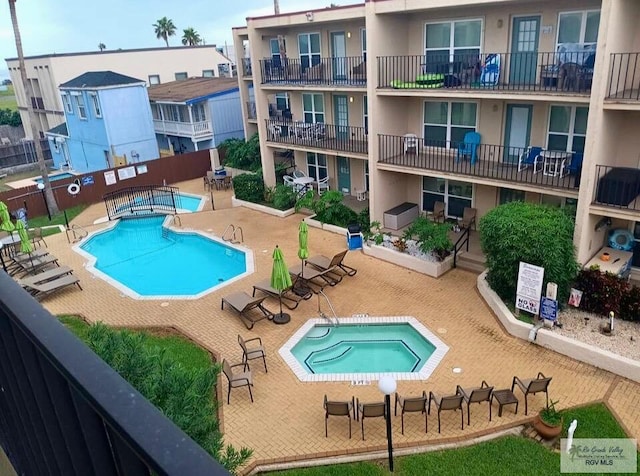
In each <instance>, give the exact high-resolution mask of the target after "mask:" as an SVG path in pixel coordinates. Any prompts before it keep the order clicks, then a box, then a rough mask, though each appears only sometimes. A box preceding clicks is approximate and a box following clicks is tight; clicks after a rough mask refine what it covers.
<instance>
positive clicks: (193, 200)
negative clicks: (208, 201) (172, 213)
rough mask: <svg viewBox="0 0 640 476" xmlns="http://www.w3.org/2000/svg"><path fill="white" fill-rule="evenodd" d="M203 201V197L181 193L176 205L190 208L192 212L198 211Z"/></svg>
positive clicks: (186, 208)
mask: <svg viewBox="0 0 640 476" xmlns="http://www.w3.org/2000/svg"><path fill="white" fill-rule="evenodd" d="M202 201H203V199H202V198H201V197H194V196H192V195H184V194H182V193H179V194H178V199H177V201H176V205H177V206H178V208H183V209H185V210H189V211H190V212H197V211H198V209H199V208H200V204H201V203H202Z"/></svg>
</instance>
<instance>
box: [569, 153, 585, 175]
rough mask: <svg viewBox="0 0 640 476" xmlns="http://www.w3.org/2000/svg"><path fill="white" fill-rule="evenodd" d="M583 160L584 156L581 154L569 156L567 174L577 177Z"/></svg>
mask: <svg viewBox="0 0 640 476" xmlns="http://www.w3.org/2000/svg"><path fill="white" fill-rule="evenodd" d="M583 158H584V154H583V153H582V152H574V153H573V155H572V156H571V161H570V162H569V166H568V167H567V173H568V174H574V175H578V174H579V173H580V170H581V169H582V159H583Z"/></svg>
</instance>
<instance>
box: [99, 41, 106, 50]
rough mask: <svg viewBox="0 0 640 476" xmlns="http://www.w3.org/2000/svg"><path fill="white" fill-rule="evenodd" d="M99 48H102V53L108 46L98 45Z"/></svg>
mask: <svg viewBox="0 0 640 476" xmlns="http://www.w3.org/2000/svg"><path fill="white" fill-rule="evenodd" d="M98 48H100V51H104V50H105V49H106V48H107V45H105V44H104V43H98Z"/></svg>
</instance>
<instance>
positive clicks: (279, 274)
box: [271, 245, 291, 324]
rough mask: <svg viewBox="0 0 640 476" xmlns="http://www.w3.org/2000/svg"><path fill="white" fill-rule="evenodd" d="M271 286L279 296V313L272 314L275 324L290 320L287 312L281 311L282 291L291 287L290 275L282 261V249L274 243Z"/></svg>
mask: <svg viewBox="0 0 640 476" xmlns="http://www.w3.org/2000/svg"><path fill="white" fill-rule="evenodd" d="M271 287H272V288H273V289H275V290H276V291H278V294H279V296H280V313H279V314H276V315H275V316H273V322H275V323H276V324H284V323H286V322H289V321H290V320H291V316H290V315H289V314H285V313H283V312H282V291H284V290H285V289H287V288H290V287H291V275H290V274H289V269H288V268H287V265H286V264H285V262H284V256H283V255H282V250H281V249H280V248H278V246H277V245H276V249H275V250H273V268H272V269H271Z"/></svg>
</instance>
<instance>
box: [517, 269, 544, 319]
mask: <svg viewBox="0 0 640 476" xmlns="http://www.w3.org/2000/svg"><path fill="white" fill-rule="evenodd" d="M543 279H544V268H542V267H540V266H536V265H533V264H529V263H523V262H522V261H521V262H520V270H519V272H518V287H517V290H516V308H517V309H522V310H523V311H527V312H530V313H532V314H539V312H540V296H541V294H542V281H543Z"/></svg>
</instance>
